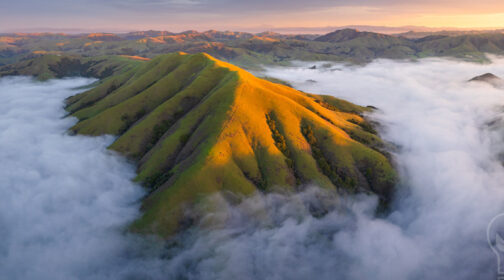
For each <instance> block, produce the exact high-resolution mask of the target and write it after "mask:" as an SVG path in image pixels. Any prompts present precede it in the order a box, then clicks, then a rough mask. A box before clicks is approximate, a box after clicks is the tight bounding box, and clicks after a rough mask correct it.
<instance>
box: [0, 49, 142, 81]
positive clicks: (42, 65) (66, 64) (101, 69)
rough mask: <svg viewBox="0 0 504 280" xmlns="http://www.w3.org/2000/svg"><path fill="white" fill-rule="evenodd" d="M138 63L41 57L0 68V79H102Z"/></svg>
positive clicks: (114, 58) (122, 59)
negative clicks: (79, 77) (31, 77)
mask: <svg viewBox="0 0 504 280" xmlns="http://www.w3.org/2000/svg"><path fill="white" fill-rule="evenodd" d="M139 64H140V62H139V61H137V60H135V59H132V58H128V57H121V56H106V57H92V58H86V57H81V56H72V55H42V56H37V57H35V58H32V59H28V60H24V61H21V62H18V63H14V64H11V65H5V66H0V77H3V76H14V75H24V76H35V77H37V79H39V80H47V79H51V78H62V77H69V76H83V77H94V78H99V79H103V78H106V77H108V76H111V75H117V74H118V73H121V72H125V71H128V70H131V69H134V68H135V67H136V66H138V65H139Z"/></svg>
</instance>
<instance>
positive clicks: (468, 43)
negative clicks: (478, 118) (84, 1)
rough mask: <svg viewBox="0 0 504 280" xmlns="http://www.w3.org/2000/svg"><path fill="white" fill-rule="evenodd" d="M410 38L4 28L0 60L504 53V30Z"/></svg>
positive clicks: (260, 60)
mask: <svg viewBox="0 0 504 280" xmlns="http://www.w3.org/2000/svg"><path fill="white" fill-rule="evenodd" d="M443 34H444V33H439V34H438V33H433V34H431V35H432V36H427V35H426V36H423V37H414V38H406V37H401V36H390V35H384V34H379V33H373V32H359V31H357V30H355V29H343V30H337V31H335V32H331V33H328V34H326V35H323V36H318V37H317V36H313V35H283V34H278V33H273V32H263V33H258V34H252V33H245V32H232V31H216V30H209V31H205V32H198V31H194V30H190V31H186V32H180V33H172V32H167V31H153V30H150V31H140V32H131V33H125V34H110V33H92V34H76V35H69V34H50V33H40V34H39V33H37V34H32V33H27V34H20V33H18V34H0V65H2V64H10V63H14V62H18V61H22V60H27V59H31V58H33V57H36V56H41V55H45V54H54V55H78V56H85V57H98V56H109V55H129V56H141V57H147V58H154V57H155V56H157V55H159V54H164V53H169V52H177V51H183V52H187V53H199V52H206V53H208V54H210V55H212V56H214V57H216V58H218V59H221V60H224V61H227V62H231V63H233V64H235V65H239V66H241V67H245V68H247V69H259V68H260V67H261V65H271V64H288V63H290V62H291V61H293V60H304V61H320V60H326V61H339V62H350V63H357V64H360V63H368V62H370V61H372V60H373V59H376V58H390V59H416V58H423V57H430V56H446V57H456V58H460V59H464V60H470V61H476V62H481V61H486V60H487V58H486V57H485V53H492V54H503V53H504V35H503V34H501V33H499V32H493V33H469V34H468V33H461V34H458V35H456V36H446V35H443Z"/></svg>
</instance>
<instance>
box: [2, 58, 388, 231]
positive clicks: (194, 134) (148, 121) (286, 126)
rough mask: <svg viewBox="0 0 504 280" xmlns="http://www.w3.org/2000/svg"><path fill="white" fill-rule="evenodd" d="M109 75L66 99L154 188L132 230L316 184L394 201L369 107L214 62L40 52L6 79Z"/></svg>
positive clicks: (78, 128) (87, 130)
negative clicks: (218, 196)
mask: <svg viewBox="0 0 504 280" xmlns="http://www.w3.org/2000/svg"><path fill="white" fill-rule="evenodd" d="M16 74H23V75H36V76H38V77H39V79H46V78H49V77H63V76H75V75H78V76H91V77H98V78H101V81H100V82H99V83H98V85H97V86H95V87H94V88H92V89H90V90H87V91H85V92H83V93H80V94H78V95H75V96H72V97H70V98H68V99H67V100H66V102H67V107H66V109H67V110H68V111H69V112H70V113H71V114H72V115H73V116H75V117H77V118H78V119H79V122H78V123H77V124H76V125H75V126H73V127H72V128H71V130H72V131H73V132H75V133H79V134H86V135H102V134H112V135H117V139H116V140H115V142H114V143H113V144H112V145H111V146H110V149H112V150H115V151H117V152H119V153H121V154H123V155H125V156H127V157H128V158H129V159H131V160H133V161H135V162H136V163H137V164H138V170H137V174H138V176H137V178H136V180H137V181H138V182H140V183H142V184H143V185H144V186H145V187H146V188H148V190H149V195H148V196H147V197H146V199H145V200H144V202H143V207H142V209H143V216H142V217H141V218H140V219H139V220H138V221H136V222H135V223H134V224H133V226H132V228H133V229H134V230H136V231H139V232H147V233H156V234H159V235H161V236H169V235H171V234H173V233H174V232H176V231H177V230H179V229H180V228H181V227H183V225H187V223H188V222H187V219H188V218H187V217H186V216H185V215H184V213H185V210H187V208H188V207H189V208H190V207H192V206H193V205H195V204H196V203H199V202H201V201H204V200H205V198H206V197H207V196H208V195H209V194H213V193H217V192H224V193H232V194H234V196H237V197H240V196H246V195H250V194H252V193H254V192H256V191H262V192H269V191H298V190H300V189H302V188H303V187H305V186H306V185H309V184H312V183H313V184H317V185H319V186H322V187H325V188H331V189H337V190H338V191H339V192H341V193H355V192H366V193H375V194H377V195H378V196H379V197H380V198H381V201H382V202H387V201H388V200H389V199H390V196H391V194H392V192H393V186H394V181H395V172H394V170H393V168H392V166H391V164H390V162H389V160H388V159H387V157H386V156H385V155H384V154H383V153H382V148H383V143H382V141H381V140H380V139H379V138H378V136H377V135H376V132H375V131H374V129H373V128H372V126H371V125H370V124H369V123H368V122H367V121H366V120H365V119H364V118H363V117H362V114H363V113H364V112H366V111H368V110H370V109H368V108H364V107H360V106H357V105H354V104H352V103H349V102H346V101H344V100H340V99H337V98H334V97H330V96H318V95H312V94H307V93H303V92H300V91H297V90H295V89H293V88H291V87H289V86H285V85H282V84H279V83H274V82H270V81H267V80H263V79H259V78H257V77H255V76H253V75H252V74H250V73H248V72H246V71H244V70H242V69H240V68H238V67H236V66H233V65H231V64H228V63H225V62H222V61H219V60H217V59H215V58H213V57H211V56H209V55H208V54H204V53H200V54H193V55H189V54H185V53H172V54H166V55H161V56H157V57H155V58H153V59H152V60H150V61H144V60H138V58H134V57H133V58H130V57H117V56H109V57H101V58H85V57H68V56H53V55H48V56H41V57H37V58H34V59H31V60H27V61H23V62H20V63H17V64H14V65H10V66H8V67H5V66H4V67H0V76H2V75H16Z"/></svg>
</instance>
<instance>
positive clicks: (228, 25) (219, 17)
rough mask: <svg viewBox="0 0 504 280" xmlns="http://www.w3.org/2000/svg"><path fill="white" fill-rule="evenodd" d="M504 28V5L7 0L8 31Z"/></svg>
mask: <svg viewBox="0 0 504 280" xmlns="http://www.w3.org/2000/svg"><path fill="white" fill-rule="evenodd" d="M346 25H373V26H396V27H397V26H408V25H413V26H428V27H436V28H438V27H454V28H480V29H487V28H496V27H504V1H502V0H480V1H474V0H353V1H347V0H310V1H306V0H254V1H250V0H17V1H9V0H0V31H56V30H59V31H70V32H71V31H110V32H112V31H117V32H119V31H133V30H146V29H157V30H169V31H184V30H189V29H195V30H199V31H204V30H208V29H218V30H237V31H257V32H260V31H266V30H276V29H278V30H282V29H283V30H289V28H292V29H296V28H299V27H310V28H320V27H333V26H346Z"/></svg>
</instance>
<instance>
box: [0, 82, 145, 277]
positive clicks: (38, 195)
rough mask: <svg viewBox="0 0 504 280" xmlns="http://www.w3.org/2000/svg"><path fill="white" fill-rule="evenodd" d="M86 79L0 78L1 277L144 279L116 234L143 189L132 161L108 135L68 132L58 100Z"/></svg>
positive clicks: (130, 240)
mask: <svg viewBox="0 0 504 280" xmlns="http://www.w3.org/2000/svg"><path fill="white" fill-rule="evenodd" d="M90 82H92V80H90V79H65V80H57V81H49V82H44V83H41V82H35V81H32V80H31V79H29V78H25V77H16V78H2V79H0V164H1V168H0V237H1V238H0V278H1V279H10V280H16V279H23V280H26V279H42V280H45V279H52V280H56V279H65V280H69V279H124V278H126V277H134V276H135V275H137V276H138V277H139V278H128V279H148V278H146V277H145V276H144V274H145V270H144V269H142V267H146V265H147V264H144V260H145V259H147V258H145V257H142V258H141V259H142V260H141V261H140V260H139V257H140V256H138V255H139V254H140V253H139V252H140V251H139V250H136V249H135V247H136V246H139V245H140V244H141V243H140V242H135V241H134V240H135V238H134V237H131V236H130V237H128V236H127V235H125V234H123V232H124V229H125V226H127V224H128V222H130V221H131V220H133V219H134V218H135V217H136V216H137V215H138V206H139V199H140V198H141V197H142V196H143V191H142V189H141V188H140V187H139V186H137V185H135V184H133V183H132V182H131V178H133V177H134V176H135V169H134V167H133V166H131V165H129V164H127V163H126V162H125V161H124V160H123V159H122V158H120V157H118V156H116V155H113V154H112V153H110V152H108V151H106V147H107V146H108V145H109V144H110V143H111V141H112V140H113V139H112V138H111V137H95V138H91V137H83V136H70V135H68V134H66V131H67V129H68V128H69V127H70V126H71V125H72V124H74V123H75V122H76V120H75V119H73V118H62V117H63V116H64V115H65V114H66V112H65V111H64V110H63V100H64V98H66V97H68V96H70V95H72V94H75V93H76V92H77V91H76V90H75V89H72V88H74V87H78V86H83V85H86V84H89V83H90ZM151 264H152V265H154V263H153V262H151ZM152 272H153V270H152ZM149 273H151V272H149ZM153 273H154V272H153Z"/></svg>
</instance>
